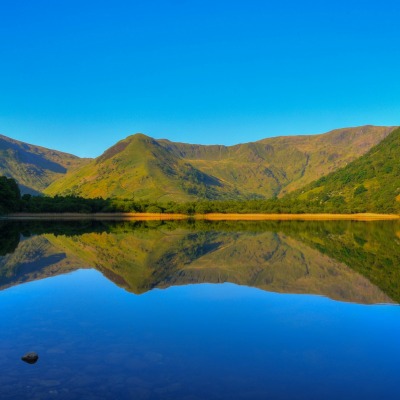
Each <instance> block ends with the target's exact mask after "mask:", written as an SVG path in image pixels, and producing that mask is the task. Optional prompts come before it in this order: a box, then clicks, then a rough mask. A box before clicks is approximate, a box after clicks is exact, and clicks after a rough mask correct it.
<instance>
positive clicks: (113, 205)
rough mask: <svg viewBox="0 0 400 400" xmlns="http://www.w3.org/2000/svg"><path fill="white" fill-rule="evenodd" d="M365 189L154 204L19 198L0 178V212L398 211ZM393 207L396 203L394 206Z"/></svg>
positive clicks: (12, 185)
mask: <svg viewBox="0 0 400 400" xmlns="http://www.w3.org/2000/svg"><path fill="white" fill-rule="evenodd" d="M366 195H367V190H366V188H365V187H364V186H363V185H360V186H358V187H357V189H356V190H355V191H354V195H353V197H352V198H351V199H350V201H349V199H346V198H345V197H344V196H340V195H336V196H325V197H326V198H325V197H324V196H321V195H320V194H319V195H318V196H312V195H309V196H307V198H306V199H304V200H300V199H299V197H298V196H293V195H288V196H285V197H284V198H282V199H268V200H260V199H255V200H203V201H194V202H186V203H175V202H168V203H157V202H153V201H150V200H135V199H103V198H94V199H86V198H83V197H79V196H54V197H49V196H32V195H29V194H25V195H23V196H21V194H20V191H19V188H18V185H17V183H16V182H15V180H14V179H11V178H6V177H0V213H1V214H7V213H12V212H27V213H117V212H137V213H181V214H188V215H193V214H207V213H226V214H229V213H239V214H249V213H255V214H257V213H266V214H302V213H344V214H348V213H360V212H380V213H388V212H399V210H398V208H396V207H395V206H393V202H392V203H390V202H388V201H385V196H384V191H382V192H381V196H380V197H378V198H376V199H373V201H371V199H369V201H366V199H365V198H364V197H365V196H366ZM395 205H396V206H397V202H396V204H395Z"/></svg>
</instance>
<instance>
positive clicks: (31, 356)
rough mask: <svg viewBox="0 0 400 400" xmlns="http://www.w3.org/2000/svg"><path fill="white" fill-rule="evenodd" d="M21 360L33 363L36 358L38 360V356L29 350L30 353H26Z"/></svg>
mask: <svg viewBox="0 0 400 400" xmlns="http://www.w3.org/2000/svg"><path fill="white" fill-rule="evenodd" d="M21 360H22V361H25V362H26V363H28V364H35V362H36V361H37V360H39V356H38V354H37V353H35V352H34V351H31V352H30V353H26V354H25V355H23V356H22V357H21Z"/></svg>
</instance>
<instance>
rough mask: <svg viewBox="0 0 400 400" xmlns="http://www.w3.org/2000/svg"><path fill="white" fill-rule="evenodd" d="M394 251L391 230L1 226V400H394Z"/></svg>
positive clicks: (370, 225) (399, 274)
mask: <svg viewBox="0 0 400 400" xmlns="http://www.w3.org/2000/svg"><path fill="white" fill-rule="evenodd" d="M399 238H400V223H399V222H396V221H384V222H377V221H375V222H372V221H371V222H352V221H337V222H332V221H330V222H327V221H326V222H317V221H267V222H251V221H249V222H223V221H219V222H207V221H164V222H162V221H153V222H112V221H103V222H102V221H64V222H60V221H59V222H56V221H54V222H43V221H34V222H33V221H32V222H27V221H25V222H21V221H19V222H11V221H2V222H0V313H1V316H2V318H1V326H0V334H1V340H0V351H1V355H2V356H1V357H0V370H1V374H0V398H1V399H24V398H29V399H68V400H70V399H85V400H87V399H150V400H152V399H185V400H197V399H308V400H311V399H391V398H400V385H399V384H398V381H399V378H398V376H399V366H398V360H399V359H400V340H399V338H400V308H399V307H398V303H399V301H400V252H399V249H400V239H399ZM29 351H35V352H37V353H38V354H39V360H38V362H37V363H36V364H32V365H30V364H27V363H25V362H23V361H22V360H21V356H22V355H24V354H25V353H27V352H29Z"/></svg>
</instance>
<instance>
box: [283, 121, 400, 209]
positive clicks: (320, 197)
mask: <svg viewBox="0 0 400 400" xmlns="http://www.w3.org/2000/svg"><path fill="white" fill-rule="evenodd" d="M399 154H400V128H399V129H396V130H395V131H393V132H392V133H391V134H390V135H389V136H388V137H386V138H385V139H384V140H383V141H382V142H381V143H379V144H378V145H376V146H375V147H373V148H372V149H371V150H370V151H369V152H368V153H367V154H365V155H364V156H362V157H360V158H359V159H357V160H355V161H353V162H352V163H350V164H348V165H347V166H346V167H344V168H342V169H340V170H338V171H336V172H333V173H331V174H329V175H327V176H325V177H323V178H321V179H319V180H317V181H316V182H313V183H311V184H309V185H308V186H305V187H304V188H303V189H301V190H299V191H297V192H295V193H293V194H291V195H290V196H289V197H288V198H289V199H298V200H303V201H307V202H308V203H309V204H310V205H311V206H313V207H314V208H315V210H318V209H323V210H325V211H330V210H333V211H338V212H339V211H346V212H348V211H354V212H365V211H369V212H372V211H375V212H388V213H390V212H395V213H397V212H400V202H399V201H400V162H399Z"/></svg>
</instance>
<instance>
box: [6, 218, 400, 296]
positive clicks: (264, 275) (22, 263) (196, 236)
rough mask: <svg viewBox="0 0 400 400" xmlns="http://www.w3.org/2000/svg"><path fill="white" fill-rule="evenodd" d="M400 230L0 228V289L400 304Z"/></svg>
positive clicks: (349, 226)
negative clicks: (76, 273)
mask: <svg viewBox="0 0 400 400" xmlns="http://www.w3.org/2000/svg"><path fill="white" fill-rule="evenodd" d="M399 232H400V225H399V224H398V223H397V222H391V221H385V222H350V221H338V222H332V221H329V222H328V221H325V222H314V221H303V222H301V221H280V222H279V221H268V222H206V221H196V222H193V221H164V222H160V221H156V222H113V223H112V222H94V221H81V222H73V221H70V222H57V223H54V222H53V223H51V222H47V223H44V222H37V221H36V222H2V223H1V224H0V233H1V236H0V255H1V257H0V289H5V288H7V287H11V286H14V285H18V284H20V283H24V282H29V281H32V280H37V279H43V278H46V277H50V276H54V275H58V274H64V273H67V272H70V271H73V270H76V269H80V268H96V269H98V270H99V271H101V272H102V273H103V275H104V276H106V277H107V278H108V279H110V280H112V281H113V282H115V283H116V284H117V285H119V286H121V287H123V288H125V289H126V290H128V291H130V292H133V293H136V294H139V293H144V292H146V291H148V290H151V289H153V288H166V287H169V286H174V285H184V284H194V283H205V282H208V283H222V282H232V283H236V284H239V285H246V286H252V287H257V288H260V289H263V290H268V291H273V292H281V293H309V294H319V295H323V296H327V297H330V298H332V299H335V300H341V301H349V302H357V303H364V304H373V303H388V302H399V300H400V287H399V286H400V285H399V283H400V257H399V251H398V250H399Z"/></svg>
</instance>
